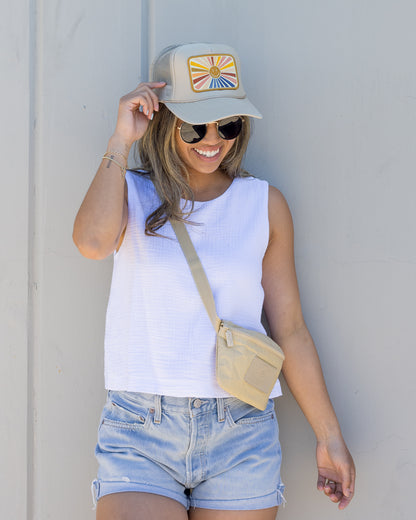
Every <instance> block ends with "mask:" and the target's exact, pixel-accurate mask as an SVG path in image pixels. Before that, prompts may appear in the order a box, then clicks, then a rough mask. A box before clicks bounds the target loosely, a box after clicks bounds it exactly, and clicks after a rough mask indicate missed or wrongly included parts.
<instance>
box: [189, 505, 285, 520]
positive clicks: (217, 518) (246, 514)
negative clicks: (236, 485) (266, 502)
mask: <svg viewBox="0 0 416 520" xmlns="http://www.w3.org/2000/svg"><path fill="white" fill-rule="evenodd" d="M277 510H278V507H269V508H268V509H256V510H255V511H219V510H217V509H201V508H195V509H193V508H191V509H190V511H189V518H190V520H275V518H276V515H277Z"/></svg>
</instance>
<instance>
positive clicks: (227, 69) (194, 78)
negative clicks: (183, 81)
mask: <svg viewBox="0 0 416 520" xmlns="http://www.w3.org/2000/svg"><path fill="white" fill-rule="evenodd" d="M188 68H189V74H190V78H191V87H192V90H193V91H194V92H206V91H208V90H224V89H230V90H235V89H237V88H238V76H237V67H236V65H235V60H234V58H233V56H231V54H225V55H224V54H223V55H218V54H205V55H203V56H193V57H191V58H189V59H188Z"/></svg>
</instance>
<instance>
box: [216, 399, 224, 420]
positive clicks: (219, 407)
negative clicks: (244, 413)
mask: <svg viewBox="0 0 416 520" xmlns="http://www.w3.org/2000/svg"><path fill="white" fill-rule="evenodd" d="M224 410H225V407H224V398H223V397H217V415H218V422H224V420H225V414H224Z"/></svg>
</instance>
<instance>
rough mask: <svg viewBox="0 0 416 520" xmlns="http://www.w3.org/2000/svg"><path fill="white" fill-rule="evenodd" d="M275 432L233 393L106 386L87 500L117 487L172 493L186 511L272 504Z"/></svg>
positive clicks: (272, 420)
mask: <svg viewBox="0 0 416 520" xmlns="http://www.w3.org/2000/svg"><path fill="white" fill-rule="evenodd" d="M278 436H279V430H278V424H277V420H276V415H275V411H274V403H273V401H272V400H271V399H270V400H269V403H268V405H267V408H266V409H265V410H264V411H263V412H262V411H259V410H257V409H256V408H253V407H252V406H250V405H248V404H246V403H244V402H242V401H240V400H238V399H237V398H234V397H230V398H185V397H166V396H159V395H153V394H144V393H135V392H115V391H109V392H108V398H107V402H106V404H105V406H104V410H103V413H102V416H101V421H100V426H99V430H98V443H97V447H96V451H95V454H96V457H97V460H98V463H99V469H98V475H97V479H96V480H94V482H93V484H92V492H93V498H94V503H96V501H97V500H98V499H100V497H102V496H104V495H107V494H110V493H118V492H122V491H139V492H146V493H154V494H157V495H163V496H165V497H170V498H173V499H174V500H177V501H178V502H180V503H181V504H183V505H184V506H185V507H186V508H187V509H189V508H190V507H199V508H206V509H223V510H250V509H264V508H269V507H274V506H277V505H280V504H281V503H282V502H283V501H284V498H283V490H284V486H283V484H282V482H281V480H280V462H281V450H280V444H279V437H278Z"/></svg>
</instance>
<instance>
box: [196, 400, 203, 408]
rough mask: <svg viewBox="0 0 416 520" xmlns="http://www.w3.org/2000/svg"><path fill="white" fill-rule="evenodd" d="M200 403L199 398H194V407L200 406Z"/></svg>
mask: <svg viewBox="0 0 416 520" xmlns="http://www.w3.org/2000/svg"><path fill="white" fill-rule="evenodd" d="M201 405H202V401H201V399H195V401H194V408H201Z"/></svg>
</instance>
